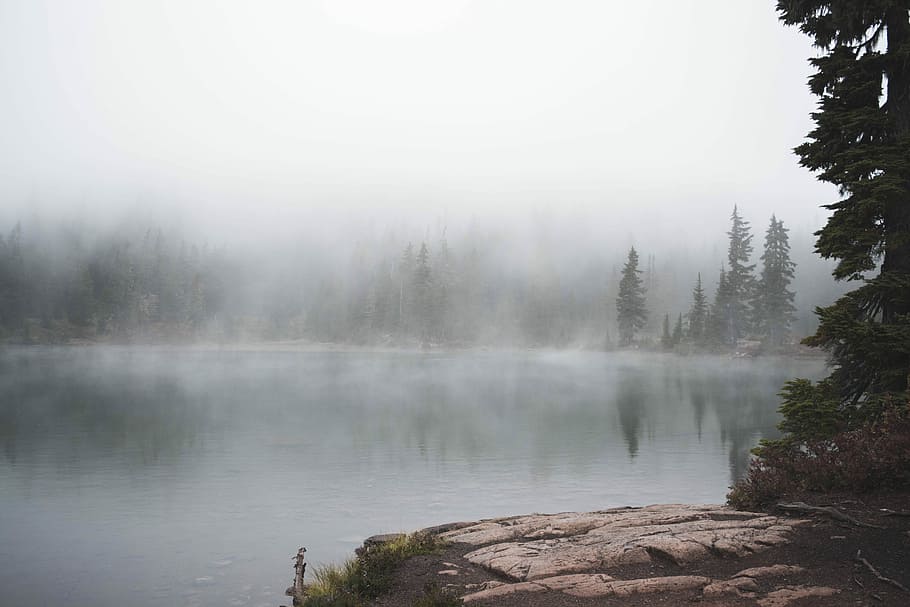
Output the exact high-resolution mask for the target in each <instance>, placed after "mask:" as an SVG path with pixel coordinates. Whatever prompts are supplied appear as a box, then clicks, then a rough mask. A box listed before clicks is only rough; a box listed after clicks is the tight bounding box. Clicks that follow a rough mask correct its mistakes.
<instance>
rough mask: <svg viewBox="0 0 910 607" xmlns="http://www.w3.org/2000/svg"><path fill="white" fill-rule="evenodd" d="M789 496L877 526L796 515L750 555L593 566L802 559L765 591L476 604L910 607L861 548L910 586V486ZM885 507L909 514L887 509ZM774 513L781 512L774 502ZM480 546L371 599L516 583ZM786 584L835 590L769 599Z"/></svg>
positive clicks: (721, 573) (427, 559)
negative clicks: (793, 526) (486, 564)
mask: <svg viewBox="0 0 910 607" xmlns="http://www.w3.org/2000/svg"><path fill="white" fill-rule="evenodd" d="M784 501H803V502H805V503H807V504H811V505H815V506H834V507H835V508H837V509H838V510H840V511H842V512H843V513H845V514H848V515H849V516H851V517H853V518H854V519H856V520H858V521H861V522H863V523H868V524H870V525H874V526H876V527H882V528H881V529H879V528H870V527H859V526H856V525H853V524H849V523H846V522H842V521H838V520H833V519H832V518H830V517H828V516H820V515H814V516H813V515H807V514H802V515H798V516H799V517H800V518H803V519H805V518H809V519H811V520H812V523H811V524H808V525H802V526H800V527H799V528H798V530H797V531H796V533H794V534H793V536H792V538H791V541H790V542H789V543H788V544H786V545H784V546H780V547H773V548H770V549H768V550H765V551H762V552H757V553H755V554H750V555H748V556H746V557H743V558H719V557H718V558H711V559H709V560H706V561H701V562H696V563H692V564H687V565H684V566H680V565H677V564H675V563H674V562H672V561H663V560H657V561H654V562H652V563H649V564H645V565H634V566H625V567H614V568H610V569H609V570H607V569H600V570H598V569H595V570H592V571H591V572H592V573H607V574H609V575H610V576H612V577H613V578H616V579H620V580H630V579H639V578H649V577H658V576H676V575H697V576H705V577H709V578H712V579H718V580H725V579H728V578H730V577H731V576H733V575H734V574H735V573H736V572H738V571H742V570H743V569H747V568H752V567H762V566H770V565H777V564H787V565H798V566H801V567H803V568H804V569H805V571H804V572H802V573H800V574H798V575H793V576H789V578H788V577H784V578H780V577H778V578H776V579H773V580H767V579H760V580H756V581H757V583H758V585H759V588H760V591H759V592H758V593H756V596H755V597H754V598H746V597H735V596H734V597H731V596H723V597H713V598H708V597H705V596H704V595H703V593H702V591H701V590H700V589H696V590H690V591H678V592H664V593H658V594H636V595H631V596H628V597H624V598H617V597H609V598H578V597H574V596H570V595H568V594H565V593H563V592H559V591H553V590H546V591H541V592H516V593H513V594H509V595H506V596H500V597H496V598H495V599H488V600H485V601H484V600H480V601H475V602H473V603H471V605H477V606H478V607H484V606H489V607H544V606H546V607H568V606H570V605H571V606H585V607H587V606H594V605H603V606H611V605H615V606H622V607H644V606H649V607H650V606H654V607H657V606H665V605H666V606H671V605H690V604H693V605H702V606H704V607H720V606H726V605H745V606H751V605H754V606H757V607H785V606H787V607H789V606H793V607H816V606H817V607H822V606H825V607H827V606H833V607H838V606H846V605H850V606H857V605H870V606H873V605H874V606H882V607H889V606H894V607H907V606H910V593H908V592H904V591H903V590H901V589H899V588H898V587H896V586H894V585H891V584H888V583H886V582H883V581H881V580H879V579H877V578H876V576H875V575H874V574H873V573H872V572H871V571H870V570H869V569H868V568H867V567H866V566H865V565H864V564H862V563H861V562H860V561H858V560H857V558H856V555H857V551H859V552H860V554H861V555H862V557H863V558H865V559H866V560H867V561H868V562H869V563H870V564H871V565H872V566H873V567H875V569H876V570H877V571H878V572H879V574H880V575H881V576H883V577H887V578H891V579H893V580H895V581H897V582H898V583H900V584H902V585H903V586H905V587H907V588H910V516H906V514H907V513H908V512H910V493H901V494H888V495H867V496H859V497H856V496H832V495H800V496H792V497H791V498H789V499H787V500H784ZM884 509H887V510H889V511H894V512H902V513H904V514H905V515H904V516H901V515H895V514H888V512H887V511H886V510H884ZM769 512H770V513H772V514H783V513H782V512H781V511H780V510H774V509H770V510H769ZM475 549H477V546H469V545H466V544H450V545H449V546H447V547H446V548H445V549H444V550H443V551H441V552H439V553H438V554H434V555H426V556H419V557H414V558H412V559H410V560H409V561H407V562H406V563H405V564H404V565H403V566H402V567H401V569H400V570H399V571H398V573H397V577H396V580H395V583H394V585H393V589H392V591H391V592H390V593H389V594H387V595H385V596H383V597H380V599H378V600H377V601H376V602H375V603H374V604H375V605H377V606H382V607H392V606H406V605H412V604H413V603H414V602H415V601H416V600H417V599H418V598H419V597H421V596H422V595H423V594H424V592H425V589H426V588H427V587H428V586H430V585H434V584H435V585H437V586H438V587H440V588H445V589H447V590H448V591H449V592H451V593H452V594H453V595H454V596H458V597H461V596H464V595H466V594H470V593H472V592H476V591H477V590H478V588H479V586H477V585H480V584H483V583H484V582H487V581H490V580H496V581H500V582H514V581H515V580H509V579H507V578H505V577H504V576H502V575H499V574H496V573H494V572H491V571H488V570H486V569H483V568H481V567H479V566H477V565H474V564H472V563H470V562H469V561H468V560H466V559H465V558H464V555H465V554H467V553H468V552H470V551H472V550H475ZM782 585H785V586H790V587H794V586H812V587H827V588H833V589H835V590H837V593H836V594H835V595H833V596H825V597H805V598H800V599H796V600H794V601H789V602H788V601H786V600H782V601H781V602H776V603H775V602H769V601H770V598H769V596H772V595H769V594H768V593H769V592H771V591H773V590H775V588H780V587H781V586H782Z"/></svg>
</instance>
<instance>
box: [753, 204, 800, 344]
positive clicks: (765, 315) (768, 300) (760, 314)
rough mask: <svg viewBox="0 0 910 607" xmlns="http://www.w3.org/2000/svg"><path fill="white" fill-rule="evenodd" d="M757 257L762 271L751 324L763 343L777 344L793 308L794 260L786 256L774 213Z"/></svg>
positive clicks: (783, 232) (784, 235)
mask: <svg viewBox="0 0 910 607" xmlns="http://www.w3.org/2000/svg"><path fill="white" fill-rule="evenodd" d="M761 260H762V272H761V277H760V278H759V281H758V285H757V288H756V292H755V301H754V303H753V314H754V324H755V328H756V329H758V331H759V333H761V334H762V335H764V336H765V341H766V342H767V343H769V344H770V345H771V346H780V345H782V344H783V343H784V341H785V340H786V339H787V337H788V335H789V334H790V325H791V324H792V322H793V320H794V316H793V312H795V311H796V308H795V307H794V305H793V299H794V297H795V294H794V293H793V291H790V289H789V286H790V282H791V281H792V280H793V269H794V268H795V267H796V264H794V263H793V262H792V261H791V260H790V242H789V238H788V237H787V229H786V228H784V222H783V221H779V220H778V219H777V218H776V217H775V216H774V215H772V216H771V225H770V226H768V231H767V232H766V233H765V249H764V253H762V256H761Z"/></svg>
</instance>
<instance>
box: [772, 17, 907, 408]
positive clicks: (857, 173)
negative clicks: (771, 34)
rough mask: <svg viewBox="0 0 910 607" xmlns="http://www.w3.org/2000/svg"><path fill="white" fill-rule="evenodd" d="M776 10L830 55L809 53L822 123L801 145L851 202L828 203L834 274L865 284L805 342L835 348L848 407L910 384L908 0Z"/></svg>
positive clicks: (822, 246)
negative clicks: (813, 70) (834, 260)
mask: <svg viewBox="0 0 910 607" xmlns="http://www.w3.org/2000/svg"><path fill="white" fill-rule="evenodd" d="M777 10H778V11H779V13H780V18H781V20H782V21H783V22H784V23H786V24H787V25H798V26H799V28H800V30H801V31H802V32H804V33H806V34H808V35H809V36H810V37H811V38H812V41H813V43H814V45H815V46H816V47H817V48H819V49H821V51H822V53H823V54H822V55H821V56H819V57H816V58H813V59H811V60H810V62H811V64H812V65H813V66H814V67H815V69H816V72H815V73H814V74H813V75H812V76H811V78H810V79H809V87H810V89H811V91H812V93H813V94H815V95H817V96H818V97H819V98H820V101H819V106H818V111H816V112H815V113H813V114H812V118H813V120H814V121H815V129H814V130H813V131H812V132H811V133H809V141H807V142H806V143H804V144H803V145H800V146H799V147H798V148H796V153H797V154H798V155H799V157H800V164H802V165H803V166H804V167H806V168H808V169H810V170H812V171H816V172H818V173H819V175H818V178H819V179H820V180H822V181H826V182H828V183H831V184H833V185H835V186H837V187H838V189H839V191H840V193H841V195H842V198H841V199H840V200H837V201H835V202H832V203H830V204H828V205H825V206H826V208H828V209H830V210H832V211H833V213H832V215H831V216H830V218H829V219H828V222H827V223H826V224H825V226H824V227H823V228H822V229H821V230H820V231H819V232H817V235H818V240H817V242H816V251H817V252H818V253H819V254H820V255H821V256H822V257H825V258H827V259H836V260H837V262H838V263H837V266H836V267H835V269H834V272H833V274H834V277H835V278H836V279H838V280H863V281H864V284H863V286H861V287H859V288H857V289H855V290H854V291H852V292H850V293H848V294H847V295H845V296H844V297H842V298H841V299H839V300H838V301H837V302H835V303H834V305H832V306H828V307H826V308H821V309H819V310H818V311H817V312H818V315H819V321H820V322H819V327H818V331H817V332H816V334H815V335H814V336H813V337H811V338H809V339H808V340H807V343H809V344H810V345H815V346H820V347H823V348H826V349H828V350H829V351H830V352H831V354H832V355H833V362H834V371H833V374H832V376H831V378H830V381H831V383H833V385H834V386H835V387H836V390H837V391H838V392H839V393H840V394H841V395H842V397H843V399H844V403H845V404H846V406H848V407H850V408H852V407H853V406H854V405H858V404H861V403H862V404H866V405H870V404H874V403H875V402H876V401H878V400H879V395H887V394H889V393H890V394H895V393H900V394H904V395H905V394H906V392H907V391H908V388H910V386H908V373H907V369H908V368H910V162H908V158H910V61H908V57H910V19H908V4H907V2H906V0H881V1H879V2H874V3H870V2H833V1H831V0H828V1H821V0H800V1H794V0H786V1H784V0H781V1H779V2H778V4H777ZM876 269H877V270H878V274H877V275H875V276H873V277H871V278H867V277H866V276H865V274H866V273H870V272H874V271H875V270H876ZM874 409H875V407H871V410H874Z"/></svg>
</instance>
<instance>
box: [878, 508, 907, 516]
mask: <svg viewBox="0 0 910 607" xmlns="http://www.w3.org/2000/svg"><path fill="white" fill-rule="evenodd" d="M880 512H881V513H882V516H910V512H908V511H906V510H890V509H888V508H882V509H881V510H880Z"/></svg>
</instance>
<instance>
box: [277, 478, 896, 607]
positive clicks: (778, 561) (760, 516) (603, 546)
mask: <svg viewBox="0 0 910 607" xmlns="http://www.w3.org/2000/svg"><path fill="white" fill-rule="evenodd" d="M816 497H818V498H822V496H816ZM855 498H856V496H841V497H840V498H834V499H833V501H834V502H836V508H834V509H832V508H821V509H812V507H811V506H807V508H805V509H803V508H801V507H800V506H798V505H797V506H795V507H793V508H790V510H796V512H792V511H790V510H788V509H786V508H772V509H771V510H770V511H769V512H745V511H740V510H735V509H733V508H731V507H729V506H721V505H716V504H715V505H712V504H707V505H692V504H657V505H651V506H642V507H625V508H611V509H608V510H599V511H592V512H563V513H557V514H530V515H522V516H509V517H502V518H493V519H483V520H479V521H470V522H468V521H463V522H455V523H447V524H442V525H437V526H433V527H429V528H425V529H422V530H419V531H417V532H415V533H414V534H413V535H412V536H410V537H417V536H419V535H425V536H432V537H433V538H436V539H438V540H442V541H443V542H444V544H443V545H442V548H437V549H436V550H435V551H432V552H428V553H425V554H418V555H416V556H410V557H408V558H406V559H405V560H404V561H403V562H402V563H401V565H400V567H399V569H398V571H397V572H396V574H395V579H394V581H393V583H392V585H391V588H390V590H389V591H388V592H387V593H385V594H383V595H380V596H379V597H376V598H375V599H373V600H371V601H367V602H364V603H363V604H369V605H379V606H389V607H391V606H393V605H411V604H414V603H415V602H416V601H420V600H424V601H426V600H428V599H426V598H424V597H427V596H430V594H432V596H433V597H436V598H435V599H434V600H436V601H448V602H435V603H434V602H430V603H426V602H425V603H421V604H428V605H436V604H439V605H451V604H461V603H459V602H458V601H462V602H463V604H466V605H477V606H488V607H544V606H553V607H562V606H569V605H583V606H587V605H590V606H592V607H593V606H594V605H622V606H623V607H645V606H650V605H678V604H686V603H688V602H692V601H696V602H699V603H701V604H702V605H705V606H712V607H713V606H717V607H720V606H721V605H732V604H735V605H754V606H757V607H787V606H788V605H791V604H792V605H793V606H794V607H797V606H803V607H806V606H822V605H824V606H828V605H832V606H840V605H844V606H846V605H855V604H858V603H859V604H863V603H865V602H866V601H868V600H869V599H872V600H874V601H875V604H877V605H885V606H890V605H894V606H897V605H904V604H906V600H907V599H908V594H906V593H905V592H904V591H903V590H902V589H901V588H900V587H899V586H901V585H903V586H910V568H908V565H910V562H908V561H910V558H908V557H907V556H906V555H907V554H910V517H907V516H889V514H888V513H896V512H902V511H898V510H894V507H895V506H900V505H901V504H904V505H905V504H906V503H908V502H907V500H908V496H907V495H906V494H894V495H879V496H863V497H862V501H858V500H857V499H855ZM806 499H810V498H806ZM831 499H832V498H830V497H828V501H831ZM800 503H801V502H797V504H800ZM803 505H806V504H803ZM832 512H834V513H835V514H834V515H832V514H831V513H832ZM840 515H843V518H841V516H840ZM851 521H852V522H851ZM404 537H408V536H404V535H403V534H384V535H379V536H372V537H370V538H367V540H365V541H364V544H363V546H362V547H361V548H360V549H358V550H357V556H356V557H354V560H356V559H363V558H367V559H368V558H369V555H370V551H372V550H377V549H380V550H381V548H377V547H381V546H382V545H384V544H388V543H390V542H399V541H401V540H402V538H404ZM857 554H860V555H865V556H860V557H857V556H856V555H857ZM863 559H865V563H864V562H863ZM866 563H868V565H870V566H866ZM873 569H874V570H875V572H878V573H879V575H875V573H873ZM883 578H885V579H887V580H890V581H891V582H896V585H895V584H892V583H889V582H888V581H883ZM309 579H310V580H311V579H312V577H310V578H309ZM290 590H292V589H289V591H290ZM440 597H441V598H440ZM295 604H299V605H306V601H305V598H301V599H300V600H295Z"/></svg>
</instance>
